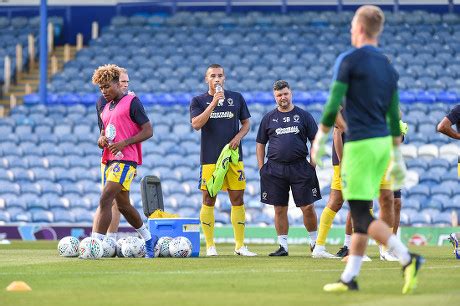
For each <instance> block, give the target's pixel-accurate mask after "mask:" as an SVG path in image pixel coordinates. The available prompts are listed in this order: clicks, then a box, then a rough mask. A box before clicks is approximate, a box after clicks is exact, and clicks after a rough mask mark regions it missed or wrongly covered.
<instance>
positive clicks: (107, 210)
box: [93, 182, 122, 239]
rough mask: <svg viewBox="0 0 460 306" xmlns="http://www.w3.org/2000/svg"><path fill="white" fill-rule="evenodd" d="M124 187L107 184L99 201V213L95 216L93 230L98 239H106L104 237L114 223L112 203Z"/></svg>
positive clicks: (113, 183) (116, 184)
mask: <svg viewBox="0 0 460 306" xmlns="http://www.w3.org/2000/svg"><path fill="white" fill-rule="evenodd" d="M121 189H122V185H120V184H119V183H115V182H107V183H106V184H105V186H104V189H103V190H102V194H101V197H100V199H99V207H98V210H99V213H98V214H97V215H96V216H95V218H94V222H93V230H94V232H93V233H94V234H95V236H96V238H99V239H104V235H105V233H106V232H107V229H108V228H109V225H110V222H111V221H112V203H113V200H114V199H115V197H116V196H117V194H118V193H119V192H120V191H121Z"/></svg>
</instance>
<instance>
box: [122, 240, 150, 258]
mask: <svg viewBox="0 0 460 306" xmlns="http://www.w3.org/2000/svg"><path fill="white" fill-rule="evenodd" d="M121 253H122V254H123V256H124V257H133V258H141V257H145V242H144V239H139V238H137V237H128V238H127V239H126V242H125V243H123V244H122V245H121Z"/></svg>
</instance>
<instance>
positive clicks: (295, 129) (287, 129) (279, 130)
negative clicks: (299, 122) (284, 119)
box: [275, 126, 300, 135]
mask: <svg viewBox="0 0 460 306" xmlns="http://www.w3.org/2000/svg"><path fill="white" fill-rule="evenodd" d="M299 132H300V130H299V127H298V126H288V127H285V128H277V129H276V130H275V133H276V135H283V134H299Z"/></svg>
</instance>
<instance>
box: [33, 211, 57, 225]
mask: <svg viewBox="0 0 460 306" xmlns="http://www.w3.org/2000/svg"><path fill="white" fill-rule="evenodd" d="M32 222H37V223H51V222H53V214H52V213H51V212H48V211H37V212H34V213H32Z"/></svg>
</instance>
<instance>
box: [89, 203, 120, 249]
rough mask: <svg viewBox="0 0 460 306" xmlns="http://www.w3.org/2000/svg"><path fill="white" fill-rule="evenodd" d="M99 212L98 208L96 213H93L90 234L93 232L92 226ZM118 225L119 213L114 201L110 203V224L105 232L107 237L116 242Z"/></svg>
mask: <svg viewBox="0 0 460 306" xmlns="http://www.w3.org/2000/svg"><path fill="white" fill-rule="evenodd" d="M99 210H100V208H99V207H98V208H97V209H96V212H95V213H94V220H93V229H92V232H95V226H94V225H95V222H96V219H97V218H98V216H99ZM119 225H120V211H119V210H118V207H117V203H116V200H114V201H113V202H112V221H111V222H110V225H109V229H108V230H107V237H111V238H113V239H115V240H116V239H117V232H118V226H119Z"/></svg>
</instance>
